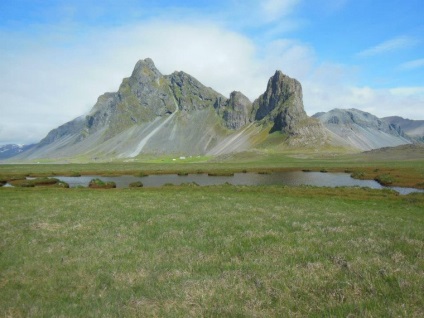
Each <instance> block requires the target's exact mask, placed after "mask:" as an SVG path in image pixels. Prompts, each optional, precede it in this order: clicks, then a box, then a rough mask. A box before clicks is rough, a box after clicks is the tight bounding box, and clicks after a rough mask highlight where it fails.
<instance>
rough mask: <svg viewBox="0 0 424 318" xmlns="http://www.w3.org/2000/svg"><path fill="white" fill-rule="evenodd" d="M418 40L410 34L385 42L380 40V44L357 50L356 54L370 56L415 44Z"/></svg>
mask: <svg viewBox="0 0 424 318" xmlns="http://www.w3.org/2000/svg"><path fill="white" fill-rule="evenodd" d="M418 42H419V41H418V40H417V39H416V38H413V37H410V36H399V37H396V38H393V39H390V40H387V41H385V42H382V43H380V44H377V45H375V46H373V47H370V48H368V49H365V50H363V51H361V52H359V53H358V54H357V55H358V56H359V57H371V56H375V55H380V54H384V53H387V52H391V51H396V50H401V49H404V48H408V47H411V46H414V45H416V44H417V43H418Z"/></svg>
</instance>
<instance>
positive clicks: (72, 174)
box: [70, 171, 81, 177]
mask: <svg viewBox="0 0 424 318" xmlns="http://www.w3.org/2000/svg"><path fill="white" fill-rule="evenodd" d="M70 176H71V177H81V173H79V172H78V171H72V172H71V174H70Z"/></svg>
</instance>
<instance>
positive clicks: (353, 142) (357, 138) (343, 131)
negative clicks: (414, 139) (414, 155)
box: [313, 109, 411, 150]
mask: <svg viewBox="0 0 424 318" xmlns="http://www.w3.org/2000/svg"><path fill="white" fill-rule="evenodd" d="M313 117H315V118H317V119H319V120H320V121H321V122H322V123H323V124H324V126H325V127H326V128H327V129H328V130H330V131H331V132H332V133H333V134H334V138H335V139H337V140H338V141H339V142H340V143H342V144H344V145H346V146H350V147H353V148H357V149H361V150H371V149H377V148H382V147H395V146H399V145H403V144H409V143H411V139H410V138H408V136H406V135H405V133H404V132H403V130H402V129H401V127H399V126H398V125H396V124H390V123H387V122H386V121H384V120H381V119H379V118H377V117H376V116H374V115H372V114H370V113H367V112H363V111H360V110H358V109H333V110H331V111H329V112H327V113H318V114H315V115H314V116H313Z"/></svg>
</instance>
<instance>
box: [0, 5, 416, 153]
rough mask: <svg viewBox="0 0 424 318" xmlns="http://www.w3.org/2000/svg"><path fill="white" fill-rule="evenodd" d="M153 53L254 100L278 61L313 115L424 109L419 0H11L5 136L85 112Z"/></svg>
mask: <svg viewBox="0 0 424 318" xmlns="http://www.w3.org/2000/svg"><path fill="white" fill-rule="evenodd" d="M147 57H150V58H152V59H153V61H154V62H155V65H156V67H157V68H158V69H159V71H160V72H161V73H162V74H164V75H168V74H171V73H172V72H174V71H180V70H182V71H185V72H186V73H189V74H190V75H192V76H194V77H195V78H197V79H198V80H199V81H200V82H202V83H203V84H204V85H206V86H209V87H212V88H213V89H215V90H216V91H218V92H220V93H221V94H224V95H225V96H229V94H230V93H231V92H232V91H234V90H237V91H241V92H242V93H243V94H245V95H246V96H247V97H249V99H250V100H251V101H254V100H255V99H256V98H257V97H259V95H260V94H262V93H263V92H264V91H265V89H266V85H267V82H268V79H269V78H270V77H271V76H272V75H273V74H274V73H275V71H276V70H281V71H282V72H283V73H285V74H286V75H288V76H290V77H293V78H296V79H298V80H299V81H300V82H301V84H302V87H303V101H304V106H305V110H306V112H307V114H308V115H310V116H311V115H313V114H315V113H316V112H321V111H329V110H331V109H334V108H357V109H360V110H363V111H366V112H370V113H372V114H374V115H376V116H378V117H385V116H401V117H404V118H409V119H420V120H423V119H424V2H423V1H422V0H325V1H322V0H264V1H253V0H245V1H241V0H227V1H221V0H215V1H210V0H208V1H203V0H196V1H194V0H193V1H191V0H190V1H184V0H179V1H171V0H158V1H152V0H146V1H144V0H102V1H96V0H2V1H0V145H3V144H8V143H18V144H30V143H35V142H38V141H40V140H41V139H42V138H44V137H45V136H46V135H47V133H48V132H49V131H50V130H52V129H54V128H56V127H58V126H60V125H62V124H64V123H66V122H68V121H70V120H72V119H74V118H76V117H78V116H82V115H84V114H86V113H88V112H89V111H90V109H91V108H92V107H93V106H94V104H95V103H96V100H97V98H98V96H99V95H101V94H103V93H104V92H116V91H117V90H118V88H119V85H120V83H121V81H122V79H123V78H125V77H128V76H130V75H131V72H132V70H133V68H134V66H135V64H136V62H137V61H138V60H140V59H145V58H147Z"/></svg>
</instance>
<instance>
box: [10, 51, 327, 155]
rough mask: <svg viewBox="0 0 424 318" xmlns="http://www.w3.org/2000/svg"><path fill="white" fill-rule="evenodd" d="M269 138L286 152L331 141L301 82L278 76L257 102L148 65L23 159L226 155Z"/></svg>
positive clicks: (142, 64) (138, 68)
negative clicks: (308, 108) (309, 108)
mask: <svg viewBox="0 0 424 318" xmlns="http://www.w3.org/2000/svg"><path fill="white" fill-rule="evenodd" d="M270 133H271V134H273V135H275V134H277V137H278V136H280V137H281V138H277V139H278V143H279V144H284V145H287V146H296V145H303V146H308V145H309V146H312V147H316V146H317V145H319V144H324V143H326V142H327V141H328V137H327V132H326V130H325V128H324V127H323V125H322V124H321V123H320V122H319V121H318V120H316V119H314V118H310V117H308V116H307V115H306V113H305V111H304V108H303V101H302V87H301V85H300V83H299V82H298V81H297V80H295V79H292V78H290V77H288V76H286V75H284V74H283V73H282V72H280V71H277V72H276V73H275V74H274V75H273V76H272V77H271V78H270V79H269V81H268V85H267V88H266V90H265V92H264V93H263V94H262V95H261V96H259V98H258V99H256V100H255V101H254V102H253V103H252V102H251V101H250V100H249V99H248V98H247V97H246V96H245V95H243V94H242V93H241V92H232V93H231V94H230V96H229V98H226V97H225V96H223V95H222V94H220V93H218V92H216V91H214V90H213V89H212V88H209V87H206V86H204V85H203V84H202V83H200V82H199V81H198V80H197V79H195V78H194V77H192V76H191V75H189V74H187V73H184V72H174V73H172V74H171V75H162V74H161V73H160V72H159V70H158V69H157V68H156V67H155V65H154V63H153V61H152V60H151V59H145V60H140V61H138V62H137V64H136V65H135V67H134V70H133V72H132V74H131V76H130V77H128V78H124V79H123V81H122V83H121V85H120V87H119V89H118V91H117V92H112V93H105V94H103V95H101V96H100V97H99V98H98V100H97V102H96V104H95V105H94V106H93V108H92V109H91V111H90V112H89V113H88V114H86V115H85V116H81V117H78V118H76V119H74V120H72V121H70V122H68V123H65V124H64V125H61V126H60V127H58V128H56V129H53V130H52V131H50V132H49V133H48V135H47V136H46V137H45V138H44V139H43V140H41V141H40V142H39V143H38V144H37V145H36V146H35V147H34V148H32V149H30V150H29V151H26V152H24V153H22V154H21V155H19V156H18V157H16V158H17V159H23V160H25V159H38V158H49V159H59V158H76V159H81V160H93V159H96V160H97V159H101V160H106V159H110V158H132V157H136V156H138V155H139V154H155V155H160V154H175V155H178V154H180V155H204V154H206V155H220V154H225V153H230V152H239V151H244V150H248V149H251V148H253V147H256V146H259V145H260V144H261V143H263V142H264V141H266V140H267V139H268V138H269V136H270Z"/></svg>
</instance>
